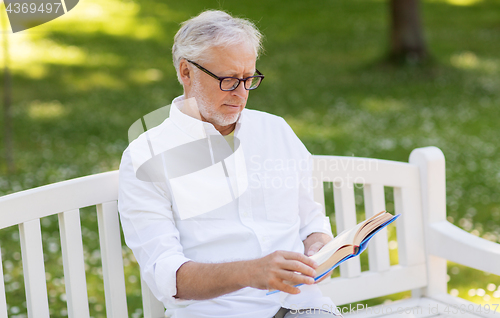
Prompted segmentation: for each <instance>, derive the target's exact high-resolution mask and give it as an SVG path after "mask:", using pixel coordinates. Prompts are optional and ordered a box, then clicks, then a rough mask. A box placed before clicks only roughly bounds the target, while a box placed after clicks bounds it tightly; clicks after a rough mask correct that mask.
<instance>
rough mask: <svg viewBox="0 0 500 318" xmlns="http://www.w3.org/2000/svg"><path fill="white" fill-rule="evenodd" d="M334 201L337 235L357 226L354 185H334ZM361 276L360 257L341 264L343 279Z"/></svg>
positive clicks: (345, 183) (343, 183) (345, 182)
mask: <svg viewBox="0 0 500 318" xmlns="http://www.w3.org/2000/svg"><path fill="white" fill-rule="evenodd" d="M333 196H334V198H333V201H334V205H335V221H336V223H337V234H340V233H341V232H342V231H344V230H346V229H349V228H352V227H354V226H356V223H357V222H356V201H355V200H354V184H353V183H348V182H347V181H346V180H344V182H342V183H334V186H333ZM360 274H361V264H360V262H359V257H354V258H351V259H350V260H347V261H345V262H343V263H342V264H340V275H341V277H346V278H347V277H356V276H359V275H360Z"/></svg>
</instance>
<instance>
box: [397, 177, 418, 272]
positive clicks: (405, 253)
mask: <svg viewBox="0 0 500 318" xmlns="http://www.w3.org/2000/svg"><path fill="white" fill-rule="evenodd" d="M419 190H420V189H418V188H409V187H404V188H394V209H395V212H396V213H401V217H400V218H398V219H397V220H396V226H397V237H398V254H399V264H401V265H407V266H411V265H416V264H423V263H425V250H424V235H423V232H424V229H423V224H422V213H421V211H422V208H421V201H420V191H419Z"/></svg>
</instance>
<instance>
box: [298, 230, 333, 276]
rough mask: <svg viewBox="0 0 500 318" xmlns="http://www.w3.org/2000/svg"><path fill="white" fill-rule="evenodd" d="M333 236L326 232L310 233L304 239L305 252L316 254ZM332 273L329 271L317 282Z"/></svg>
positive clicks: (310, 254) (306, 253)
mask: <svg viewBox="0 0 500 318" xmlns="http://www.w3.org/2000/svg"><path fill="white" fill-rule="evenodd" d="M331 240H332V238H331V237H330V236H329V235H327V234H325V233H318V232H315V233H312V234H310V235H309V236H308V237H307V238H306V239H305V240H304V241H303V243H304V254H305V255H307V256H312V255H314V254H316V253H317V252H318V251H319V250H320V249H321V248H322V247H323V246H325V244H326V243H328V242H330V241H331ZM330 274H331V272H330V273H327V274H326V275H325V276H323V277H322V278H321V279H320V280H318V281H317V282H316V283H319V282H321V281H323V280H324V279H326V278H327V277H329V276H330Z"/></svg>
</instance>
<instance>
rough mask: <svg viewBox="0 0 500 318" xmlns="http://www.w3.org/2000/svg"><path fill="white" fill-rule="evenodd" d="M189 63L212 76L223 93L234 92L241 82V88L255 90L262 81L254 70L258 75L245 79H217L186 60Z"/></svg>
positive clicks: (201, 67) (196, 64) (211, 74)
mask: <svg viewBox="0 0 500 318" xmlns="http://www.w3.org/2000/svg"><path fill="white" fill-rule="evenodd" d="M186 61H188V62H189V63H191V64H193V65H194V66H196V67H197V68H199V69H200V70H202V71H203V72H205V73H207V74H208V75H210V76H212V77H213V78H215V79H217V80H218V81H219V87H220V89H221V90H223V91H234V90H235V89H236V88H237V87H238V86H240V82H243V84H244V85H243V86H244V87H245V89H246V90H248V91H250V90H253V89H256V88H257V87H259V85H260V83H261V82H262V80H263V79H264V75H262V73H261V72H259V70H257V69H256V70H255V71H256V72H257V74H258V75H254V76H249V77H247V78H237V77H231V76H223V77H219V76H217V75H215V74H214V73H212V72H210V71H209V70H207V69H206V68H204V67H203V66H201V65H199V64H198V63H195V62H193V61H190V60H186Z"/></svg>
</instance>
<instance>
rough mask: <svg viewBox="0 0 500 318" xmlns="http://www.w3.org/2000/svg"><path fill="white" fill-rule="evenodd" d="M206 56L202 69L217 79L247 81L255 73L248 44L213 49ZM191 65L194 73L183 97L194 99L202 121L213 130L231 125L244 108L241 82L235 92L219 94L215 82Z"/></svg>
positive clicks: (219, 90) (244, 95)
mask: <svg viewBox="0 0 500 318" xmlns="http://www.w3.org/2000/svg"><path fill="white" fill-rule="evenodd" d="M208 53H209V59H208V60H209V61H208V62H205V63H203V64H202V66H203V67H204V68H206V69H207V70H209V71H210V72H212V73H214V74H215V75H217V76H219V77H223V76H232V77H238V78H246V77H249V76H252V75H254V73H255V61H256V56H255V53H254V50H253V49H252V48H251V47H250V46H249V45H246V44H238V45H233V46H228V47H214V48H212V49H211V50H210V51H209V52H208ZM195 62H196V61H195ZM191 66H192V69H193V70H195V72H194V73H192V74H193V76H192V78H191V80H192V82H191V87H190V89H189V92H186V95H187V96H186V97H187V98H189V97H195V98H196V102H197V103H198V108H199V110H200V113H201V116H202V119H203V120H204V121H207V122H209V123H212V124H213V125H214V126H215V128H220V127H224V126H228V125H231V124H234V123H235V122H236V121H237V120H238V117H239V114H240V113H241V111H242V110H243V109H244V108H245V106H246V103H247V99H248V92H249V91H247V90H246V89H245V88H244V87H243V83H240V85H239V86H238V87H237V88H236V89H235V90H234V91H222V90H221V89H220V88H219V81H218V80H217V79H215V78H213V77H211V76H210V75H208V74H206V73H204V72H203V71H201V70H198V69H196V67H195V66H194V65H191Z"/></svg>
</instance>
